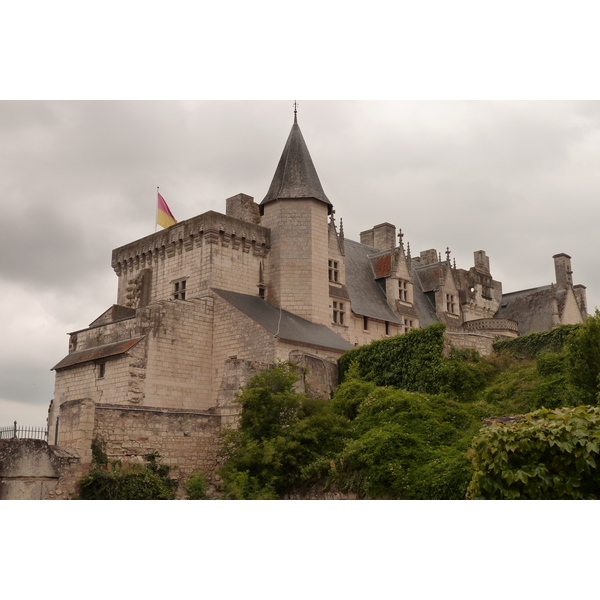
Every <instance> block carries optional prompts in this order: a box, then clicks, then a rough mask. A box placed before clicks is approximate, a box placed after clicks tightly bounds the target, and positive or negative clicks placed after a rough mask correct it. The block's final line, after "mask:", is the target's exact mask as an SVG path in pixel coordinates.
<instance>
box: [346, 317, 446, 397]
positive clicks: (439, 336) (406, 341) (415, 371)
mask: <svg viewBox="0 0 600 600" xmlns="http://www.w3.org/2000/svg"><path fill="white" fill-rule="evenodd" d="M444 331H445V326H444V325H443V324H442V323H436V324H434V325H430V326H429V327H425V328H423V329H413V330H411V331H409V332H408V333H405V334H404V335H396V336H394V337H391V338H387V339H384V340H377V341H375V342H371V343H370V344H368V345H365V346H361V347H359V348H355V349H354V350H350V351H349V352H346V353H345V354H343V355H342V356H341V357H340V359H339V361H338V365H339V378H340V382H341V383H343V382H344V380H345V378H346V374H347V372H348V370H349V368H350V365H351V364H352V363H356V365H357V369H358V374H359V375H360V376H361V377H362V378H364V379H366V380H368V381H372V382H373V383H375V384H376V385H379V386H394V387H397V388H401V389H405V390H409V391H413V392H430V393H438V392H439V391H440V389H441V387H442V385H443V383H444V382H443V376H442V371H443V361H444V359H443V352H444Z"/></svg>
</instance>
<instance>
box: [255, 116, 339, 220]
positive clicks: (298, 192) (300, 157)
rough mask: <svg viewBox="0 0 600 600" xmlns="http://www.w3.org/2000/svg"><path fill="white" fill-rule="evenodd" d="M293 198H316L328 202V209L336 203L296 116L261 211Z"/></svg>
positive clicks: (261, 204)
mask: <svg viewBox="0 0 600 600" xmlns="http://www.w3.org/2000/svg"><path fill="white" fill-rule="evenodd" d="M294 198H315V199H316V200H320V201H321V202H324V203H325V204H327V207H328V210H329V213H330V214H331V209H332V208H333V205H332V204H331V202H330V201H329V198H327V196H326V195H325V192H324V191H323V187H322V186H321V182H320V181H319V176H318V175H317V170H316V169H315V165H314V164H313V161H312V158H311V157H310V153H309V152H308V147H307V146H306V142H305V141H304V137H302V132H301V131H300V127H299V126H298V122H297V121H296V117H295V116H294V124H293V125H292V130H291V131H290V135H289V137H288V139H287V142H286V144H285V147H284V149H283V153H282V155H281V158H280V159H279V164H278V165H277V169H276V170H275V175H274V176H273V181H272V182H271V187H269V191H268V192H267V195H266V196H265V197H264V199H263V201H262V202H261V203H260V207H261V208H260V210H261V214H262V213H263V210H264V209H263V207H264V205H265V204H267V203H269V202H274V201H275V200H286V199H288V200H289V199H294Z"/></svg>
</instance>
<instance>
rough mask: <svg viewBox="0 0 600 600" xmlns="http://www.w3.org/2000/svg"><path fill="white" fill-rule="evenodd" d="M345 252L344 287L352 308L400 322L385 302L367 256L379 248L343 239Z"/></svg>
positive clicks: (368, 314)
mask: <svg viewBox="0 0 600 600" xmlns="http://www.w3.org/2000/svg"><path fill="white" fill-rule="evenodd" d="M344 251H345V254H346V288H347V289H348V294H349V295H350V302H351V303H352V310H353V311H354V312H355V313H357V314H359V315H364V316H365V317H371V318H373V319H379V320H381V321H389V322H390V323H399V324H400V323H402V320H401V319H399V318H398V316H397V315H396V314H395V313H394V311H393V310H392V309H391V308H390V306H389V304H388V303H387V299H386V297H385V294H384V292H383V290H382V289H381V287H380V286H379V284H378V283H377V281H376V279H375V273H374V271H373V263H372V261H371V259H370V258H369V257H370V256H371V255H373V254H378V253H379V250H377V249H376V248H371V247H370V246H365V245H364V244H359V243H358V242H353V241H352V240H344Z"/></svg>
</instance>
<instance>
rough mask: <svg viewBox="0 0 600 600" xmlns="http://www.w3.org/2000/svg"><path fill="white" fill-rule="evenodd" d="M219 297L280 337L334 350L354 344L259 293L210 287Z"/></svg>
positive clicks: (350, 347) (345, 348) (347, 348)
mask: <svg viewBox="0 0 600 600" xmlns="http://www.w3.org/2000/svg"><path fill="white" fill-rule="evenodd" d="M211 289H212V290H213V291H214V292H215V293H217V294H218V295H219V296H220V297H221V298H223V299H224V300H226V301H227V302H229V304H231V305H232V306H234V307H235V308H237V309H238V310H239V311H240V312H242V313H244V314H245V315H246V316H247V317H249V318H250V319H252V320H253V321H254V322H256V323H258V324H259V325H261V326H262V327H264V328H265V329H266V330H267V331H269V332H270V333H272V334H273V335H277V337H278V338H279V339H281V340H286V341H289V342H297V343H299V344H306V345H309V346H320V347H322V348H331V349H333V350H343V351H345V350H351V349H352V348H354V346H353V345H352V344H351V343H350V342H347V341H346V340H345V339H344V338H342V337H341V336H339V335H338V334H337V333H334V332H333V331H331V329H329V328H328V327H326V326H325V325H318V324H316V323H311V322H310V321H307V320H306V319H302V318H301V317H298V316H296V315H294V314H292V313H290V312H288V311H287V310H280V309H279V308H276V307H275V306H273V305H272V304H269V303H268V302H267V301H265V300H263V299H262V298H259V297H258V296H249V295H248V294H239V293H237V292H229V291H226V290H218V289H215V288H211Z"/></svg>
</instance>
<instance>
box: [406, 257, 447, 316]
mask: <svg viewBox="0 0 600 600" xmlns="http://www.w3.org/2000/svg"><path fill="white" fill-rule="evenodd" d="M417 264H418V263H417ZM412 267H413V269H412V272H413V304H414V306H415V309H416V310H417V314H418V315H419V325H420V326H421V327H427V326H428V325H431V324H432V323H439V321H440V318H439V317H438V316H437V313H436V312H435V305H434V303H432V302H431V301H430V300H429V298H428V297H427V296H426V295H425V292H426V291H428V292H431V293H432V294H433V293H434V292H433V290H424V289H423V287H424V286H423V284H422V282H421V279H420V275H421V272H420V271H419V269H417V268H415V263H414V262H413V263H412ZM425 287H427V288H429V287H430V285H429V282H428V284H427V285H426V286H425Z"/></svg>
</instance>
